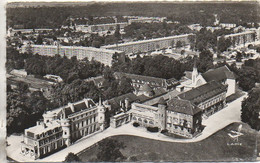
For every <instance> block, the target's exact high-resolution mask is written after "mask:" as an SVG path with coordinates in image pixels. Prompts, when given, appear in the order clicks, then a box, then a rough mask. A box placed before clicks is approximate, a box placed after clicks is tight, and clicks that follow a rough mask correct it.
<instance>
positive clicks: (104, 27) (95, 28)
mask: <svg viewBox="0 0 260 163" xmlns="http://www.w3.org/2000/svg"><path fill="white" fill-rule="evenodd" d="M117 26H119V28H120V29H124V28H125V27H126V26H128V23H127V22H124V23H109V24H96V25H77V26H76V30H77V31H82V32H90V33H92V32H103V31H113V30H115V29H116V27H117Z"/></svg>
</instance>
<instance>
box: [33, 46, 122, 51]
mask: <svg viewBox="0 0 260 163" xmlns="http://www.w3.org/2000/svg"><path fill="white" fill-rule="evenodd" d="M30 46H31V47H35V48H37V47H46V48H57V47H58V46H57V45H35V44H31V45H30ZM59 48H62V49H81V50H90V51H98V52H104V53H115V52H116V53H123V51H119V50H113V49H104V48H94V47H84V46H59Z"/></svg>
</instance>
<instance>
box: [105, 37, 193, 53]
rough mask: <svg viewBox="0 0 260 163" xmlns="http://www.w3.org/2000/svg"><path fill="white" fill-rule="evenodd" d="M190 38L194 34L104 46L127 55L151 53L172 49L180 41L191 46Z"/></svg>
mask: <svg viewBox="0 0 260 163" xmlns="http://www.w3.org/2000/svg"><path fill="white" fill-rule="evenodd" d="M189 36H193V34H184V35H177V36H169V37H163V38H156V39H150V40H141V41H134V42H127V43H122V44H113V45H106V46H102V47H101V48H104V49H115V50H120V51H124V52H125V53H126V54H131V53H138V52H151V51H155V50H159V49H164V48H168V47H172V46H173V45H175V44H176V43H177V42H178V41H181V42H182V43H183V44H184V45H187V44H189V39H188V37H189Z"/></svg>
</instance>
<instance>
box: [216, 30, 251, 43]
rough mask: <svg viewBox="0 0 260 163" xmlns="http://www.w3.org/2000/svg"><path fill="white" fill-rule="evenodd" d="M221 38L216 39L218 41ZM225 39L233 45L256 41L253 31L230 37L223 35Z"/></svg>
mask: <svg viewBox="0 0 260 163" xmlns="http://www.w3.org/2000/svg"><path fill="white" fill-rule="evenodd" d="M220 37H221V36H219V37H218V40H219V38H220ZM224 38H225V39H230V40H231V42H233V41H234V43H235V45H241V44H246V43H250V42H254V41H255V40H256V33H255V31H245V32H241V33H234V34H230V35H225V36H224Z"/></svg>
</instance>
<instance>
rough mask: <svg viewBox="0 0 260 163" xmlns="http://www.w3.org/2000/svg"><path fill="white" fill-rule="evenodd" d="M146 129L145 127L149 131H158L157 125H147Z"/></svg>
mask: <svg viewBox="0 0 260 163" xmlns="http://www.w3.org/2000/svg"><path fill="white" fill-rule="evenodd" d="M146 129H147V131H150V132H158V131H159V128H158V127H147V128H146Z"/></svg>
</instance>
